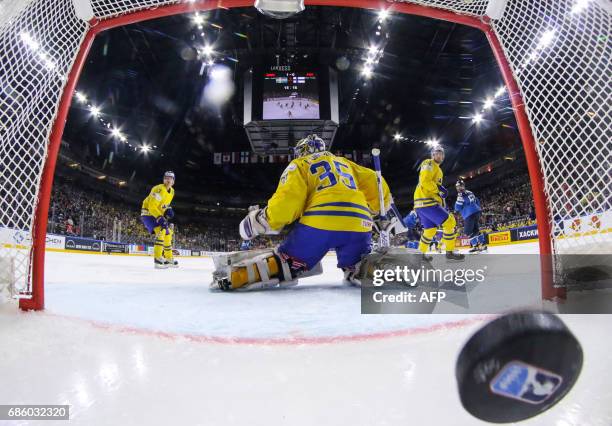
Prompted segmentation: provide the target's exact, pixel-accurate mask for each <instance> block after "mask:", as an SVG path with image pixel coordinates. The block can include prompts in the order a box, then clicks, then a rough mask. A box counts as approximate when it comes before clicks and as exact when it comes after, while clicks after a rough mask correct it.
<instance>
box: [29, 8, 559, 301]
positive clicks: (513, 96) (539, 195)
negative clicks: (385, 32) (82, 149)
mask: <svg viewBox="0 0 612 426" xmlns="http://www.w3.org/2000/svg"><path fill="white" fill-rule="evenodd" d="M305 5H306V6H338V7H352V8H360V9H372V10H380V9H381V8H385V9H387V10H389V11H390V12H394V13H403V14H408V15H416V16H423V17H429V18H434V19H439V20H442V21H448V22H453V23H457V24H462V25H467V26H469V27H472V28H477V29H479V30H481V31H482V32H484V34H485V36H486V38H487V40H488V42H489V45H490V47H491V49H492V51H493V54H494V56H495V58H496V60H497V63H498V66H499V69H500V72H501V74H502V77H503V79H504V82H505V85H506V88H507V91H508V94H509V97H510V101H511V104H512V109H513V111H514V115H515V118H516V122H517V125H518V131H519V134H520V137H521V142H522V145H523V150H524V151H525V158H526V162H527V168H528V171H529V178H530V182H531V188H532V191H533V198H534V206H535V213H536V219H537V227H538V235H539V248H540V265H541V293H542V298H543V299H547V300H555V299H563V298H565V289H563V288H559V287H555V286H554V284H553V261H552V259H553V256H552V253H553V251H552V240H551V238H552V235H551V221H550V214H549V208H548V202H547V198H546V194H545V192H544V178H543V175H542V168H541V166H540V160H539V157H538V154H537V149H536V142H535V139H534V137H533V133H532V129H531V125H530V122H529V119H528V116H527V111H526V109H525V103H524V101H523V98H522V95H521V92H520V89H519V86H518V84H517V82H516V80H515V78H514V75H513V73H512V69H511V67H510V64H509V62H508V60H507V59H506V56H505V54H504V50H503V48H502V45H501V43H500V41H499V39H498V37H497V35H496V34H495V32H494V30H493V28H492V26H491V25H490V22H489V20H488V18H487V17H475V16H468V15H462V14H458V13H455V12H452V11H446V10H443V9H439V8H435V7H431V6H422V5H418V4H412V3H388V2H381V1H373V0H305ZM249 6H253V0H223V1H213V0H200V1H195V2H189V3H178V4H170V5H163V6H159V7H156V8H153V9H142V10H138V11H134V12H130V13H127V14H123V15H118V16H115V17H111V18H107V19H103V20H97V19H93V20H92V21H90V22H89V28H88V30H87V32H86V33H85V36H84V37H83V40H82V42H81V45H80V47H79V51H78V53H77V56H76V59H75V61H74V63H73V65H72V67H71V70H70V72H69V74H68V77H67V79H66V83H65V86H64V89H63V92H62V95H61V100H60V104H59V107H58V110H57V114H56V117H55V120H54V124H53V127H52V130H51V134H50V138H49V143H48V146H47V156H46V159H45V163H44V166H43V172H42V178H41V184H40V190H39V197H38V202H37V205H36V209H35V217H34V226H33V236H32V248H31V259H32V261H31V267H30V289H31V297H30V298H22V299H20V302H19V306H20V308H21V309H24V310H40V309H44V305H45V301H44V279H45V265H44V264H45V243H46V230H47V222H48V214H49V205H50V201H51V189H52V186H53V178H54V175H55V167H56V163H57V157H58V154H59V149H60V146H61V138H62V134H63V132H64V127H65V124H66V120H67V117H68V111H69V109H70V105H71V102H72V98H73V93H74V91H75V89H76V85H77V83H78V80H79V76H80V75H81V71H82V69H83V66H84V64H85V61H86V59H87V56H88V54H89V50H90V49H91V46H92V44H93V41H94V39H95V37H96V36H97V35H98V34H99V33H101V32H104V31H106V30H109V29H112V28H116V27H120V26H123V25H129V24H134V23H137V22H142V21H147V20H151V19H156V18H161V17H164V16H171V15H178V14H183V13H194V12H198V11H208V10H214V9H219V8H223V9H231V8H239V7H249Z"/></svg>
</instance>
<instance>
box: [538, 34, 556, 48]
mask: <svg viewBox="0 0 612 426" xmlns="http://www.w3.org/2000/svg"><path fill="white" fill-rule="evenodd" d="M554 38H555V30H548V31H546V32H545V33H544V34H542V38H541V39H540V46H541V47H546V46H548V45H549V44H550V43H551V42H552V41H553V40H554Z"/></svg>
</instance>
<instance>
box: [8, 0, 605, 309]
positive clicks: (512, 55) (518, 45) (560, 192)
mask: <svg viewBox="0 0 612 426" xmlns="http://www.w3.org/2000/svg"><path fill="white" fill-rule="evenodd" d="M73 2H77V3H80V4H83V3H84V2H85V3H86V4H88V5H91V10H92V12H93V18H92V19H91V20H89V21H88V22H85V21H83V20H82V19H80V18H78V17H77V15H76V13H75V7H74V3H73ZM493 2H495V3H500V4H501V3H504V2H503V1H502V2H500V1H499V0H415V1H404V2H380V1H371V0H328V1H324V0H315V1H308V0H306V2H305V3H306V6H307V7H308V6H309V5H321V6H343V7H356V8H367V9H381V8H385V9H390V10H392V11H393V12H394V13H406V14H412V15H419V16H426V17H431V18H435V19H441V20H445V21H450V22H455V23H459V24H463V25H468V26H471V27H474V28H478V29H480V30H482V31H483V32H484V33H485V34H486V36H487V39H488V40H489V42H490V45H491V48H492V50H493V52H494V54H495V57H496V58H497V61H498V63H499V66H500V70H501V73H502V75H503V78H504V81H505V83H506V86H507V91H508V94H509V96H510V99H511V102H512V107H513V109H514V113H515V116H516V121H517V123H518V126H519V133H520V136H521V139H522V144H523V148H524V150H525V154H526V159H527V166H528V169H529V176H530V180H531V185H532V189H533V194H534V204H535V208H536V216H537V222H538V233H539V241H540V243H539V244H540V253H541V254H543V255H544V256H542V257H541V259H542V296H543V298H545V299H554V298H563V297H564V296H565V290H564V288H562V287H559V286H556V285H555V281H554V278H555V272H556V271H557V270H558V268H559V267H560V266H559V265H558V264H555V263H554V262H553V258H552V256H551V255H552V254H554V253H561V252H563V249H564V248H566V249H567V248H569V252H572V250H582V248H581V247H582V245H583V240H584V238H582V236H583V234H584V236H585V237H588V239H589V241H588V243H589V244H591V243H592V244H599V243H600V242H601V241H603V240H604V239H606V233H605V229H603V230H601V232H597V231H595V232H592V230H591V232H588V231H589V230H584V232H582V231H583V230H582V229H580V230H579V231H577V232H575V233H572V234H568V232H567V227H566V226H565V225H566V223H568V222H567V221H571V220H573V219H575V218H581V217H583V216H585V215H587V214H590V213H593V212H607V211H608V210H609V209H610V206H609V200H608V198H609V193H605V192H604V191H597V190H591V191H592V192H591V193H590V196H589V193H588V191H587V190H586V188H592V187H595V188H598V187H597V185H598V184H599V183H601V180H598V178H595V177H589V173H591V174H592V175H593V176H597V172H601V170H600V169H601V167H600V166H597V165H596V164H594V162H595V160H594V157H595V156H596V155H600V156H601V157H602V158H604V159H608V161H609V159H610V157H611V156H612V155H611V148H610V144H609V142H606V140H607V139H606V138H607V136H608V133H609V130H610V129H609V127H610V110H609V106H608V103H609V99H607V98H606V93H608V92H609V83H608V81H607V78H606V76H607V75H608V71H609V70H607V69H606V65H605V61H603V59H602V58H603V57H605V56H606V54H607V56H608V57H609V56H610V45H609V42H608V40H607V35H608V34H609V30H610V10H609V9H608V8H606V6H605V4H603V2H602V1H601V0H592V1H591V2H589V1H585V0H557V1H555V2H542V1H540V0H508V2H507V4H506V6H505V12H504V14H503V16H502V17H501V18H500V19H489V18H488V17H487V16H486V13H487V8H488V7H490V6H491V5H490V3H493ZM253 3H254V1H253V0H224V1H207V0H186V1H177V0H54V1H52V2H51V1H48V0H17V1H15V2H12V3H11V4H10V6H9V5H7V4H4V5H0V7H4V8H5V9H4V10H0V58H1V59H0V60H1V62H0V75H3V76H5V77H3V79H4V82H3V84H4V87H0V107H1V108H0V154H1V155H0V184H1V185H2V187H0V189H1V192H0V227H4V228H5V229H9V230H12V231H16V230H18V231H20V232H24V233H25V234H28V235H30V236H31V240H30V241H28V239H27V238H26V239H25V240H24V241H20V242H19V243H16V242H14V241H9V243H6V242H4V245H2V244H3V242H2V240H0V257H12V258H13V260H14V264H15V265H17V267H16V269H17V270H18V271H17V277H16V282H18V283H21V285H20V286H19V288H20V294H21V297H22V298H21V300H20V306H21V308H23V309H43V308H44V259H45V238H46V227H47V217H48V211H49V202H50V197H51V187H52V184H53V176H54V171H55V165H56V159H57V155H58V151H59V147H60V144H61V137H62V134H63V130H64V125H65V122H66V118H67V114H68V110H69V107H70V104H71V101H72V97H73V93H74V90H75V87H76V84H77V81H78V78H79V75H80V72H81V69H82V67H83V64H84V62H85V60H86V57H87V54H88V52H89V49H90V47H91V44H92V42H93V40H94V38H95V37H96V35H97V34H98V33H100V32H103V31H105V30H107V29H109V28H114V27H118V26H121V25H127V24H131V23H135V22H139V21H144V20H148V19H154V18H159V17H163V16H169V15H174V14H180V13H190V12H196V11H205V10H211V9H216V8H235V7H248V6H252V5H253ZM551 34H552V35H551ZM602 35H603V36H605V39H602ZM551 38H552V40H550V39H551ZM543 40H544V41H548V44H546V43H544V42H543ZM585 114H586V115H585ZM585 117H588V118H585ZM580 124H584V125H585V127H586V128H588V129H589V131H588V132H585V131H582V132H581V131H578V130H576V128H577V126H579V125H580ZM577 164H579V165H580V167H577V166H576V165H577ZM608 167H609V165H608ZM595 169H598V170H595ZM608 185H609V181H608ZM608 190H609V189H608ZM584 193H586V195H585V196H584V197H586V198H584V199H585V200H586V202H582V201H583V198H582V194H584ZM15 194H19V195H18V196H16V195H15ZM570 194H571V195H570ZM602 194H603V195H602ZM572 197H573V198H576V197H578V198H579V199H580V202H579V204H578V207H577V208H573V209H572V211H568V208H567V205H568V200H571V199H572ZM589 197H590V198H589ZM3 212H4V214H3ZM6 212H8V213H6ZM0 231H2V229H0ZM587 234H588V235H587ZM0 235H1V234H0ZM13 235H14V233H13ZM578 237H581V238H578ZM591 240H593V241H591ZM606 241H607V239H606ZM564 246H565V247H564ZM566 252H567V251H566Z"/></svg>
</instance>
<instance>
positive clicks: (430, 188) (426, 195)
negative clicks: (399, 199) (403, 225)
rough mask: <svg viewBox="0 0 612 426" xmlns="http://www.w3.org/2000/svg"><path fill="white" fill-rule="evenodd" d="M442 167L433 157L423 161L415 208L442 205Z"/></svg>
mask: <svg viewBox="0 0 612 426" xmlns="http://www.w3.org/2000/svg"><path fill="white" fill-rule="evenodd" d="M443 176H444V175H443V174H442V169H441V168H440V166H439V165H438V163H436V162H435V161H434V160H433V159H431V158H429V159H427V160H425V161H423V162H422V163H421V167H420V172H419V184H418V185H417V187H416V189H415V191H414V208H415V209H418V208H421V207H431V206H437V205H442V198H441V197H440V194H439V192H440V191H439V190H438V185H442V178H443Z"/></svg>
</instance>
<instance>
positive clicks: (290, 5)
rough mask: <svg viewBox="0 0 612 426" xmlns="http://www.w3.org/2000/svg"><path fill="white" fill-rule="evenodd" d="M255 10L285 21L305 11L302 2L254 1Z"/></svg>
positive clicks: (291, 0)
mask: <svg viewBox="0 0 612 426" xmlns="http://www.w3.org/2000/svg"><path fill="white" fill-rule="evenodd" d="M255 8H256V9H257V10H259V11H260V12H261V13H263V14H264V15H266V16H269V17H271V18H275V19H286V18H289V17H291V16H293V15H296V14H298V13H300V12H302V11H303V10H304V9H305V6H304V0H256V1H255Z"/></svg>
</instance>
